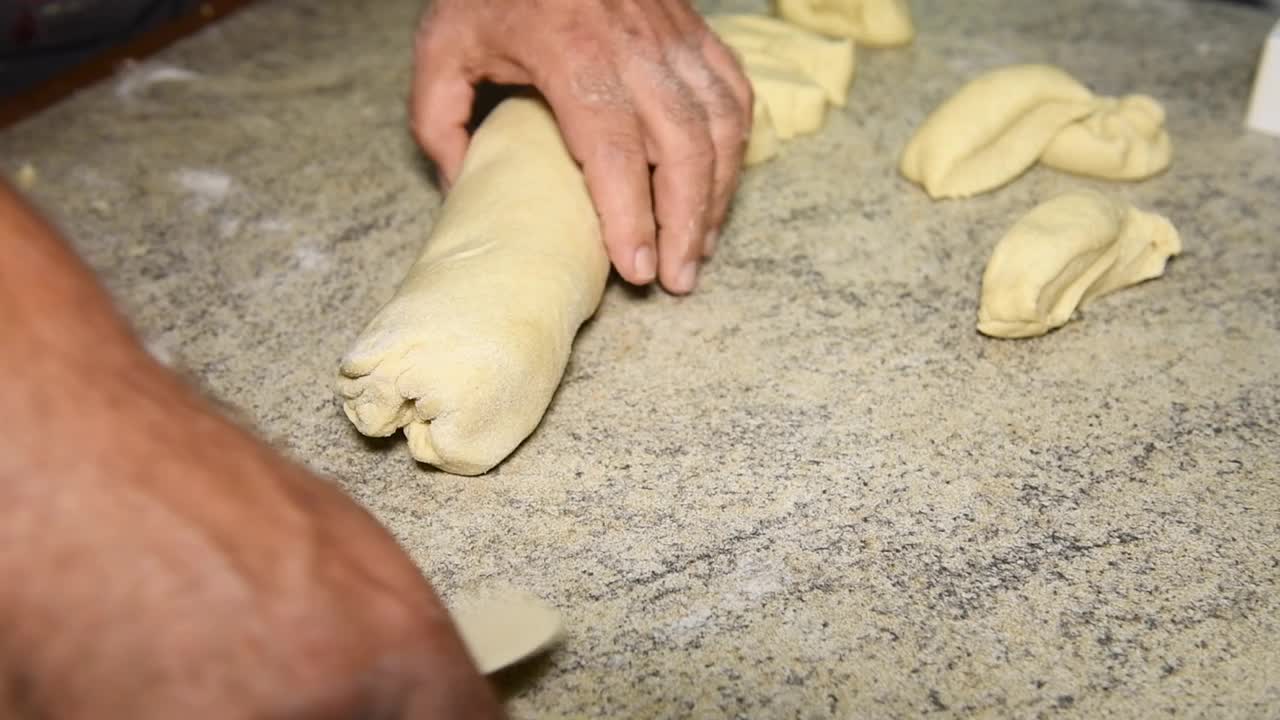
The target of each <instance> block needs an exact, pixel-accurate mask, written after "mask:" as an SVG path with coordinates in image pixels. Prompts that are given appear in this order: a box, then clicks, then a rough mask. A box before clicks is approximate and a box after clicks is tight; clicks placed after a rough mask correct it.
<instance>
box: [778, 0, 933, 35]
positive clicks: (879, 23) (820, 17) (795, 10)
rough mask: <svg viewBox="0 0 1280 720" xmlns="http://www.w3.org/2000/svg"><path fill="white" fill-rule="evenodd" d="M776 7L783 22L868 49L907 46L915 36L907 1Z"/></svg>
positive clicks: (845, 0) (784, 0)
mask: <svg viewBox="0 0 1280 720" xmlns="http://www.w3.org/2000/svg"><path fill="white" fill-rule="evenodd" d="M775 5H776V8H777V11H778V14H779V15H780V16H782V18H783V19H784V20H787V21H789V22H793V23H795V24H797V25H800V26H801V27H805V28H808V29H810V30H813V31H815V32H820V33H823V34H824V35H836V36H839V37H847V38H850V39H853V40H856V41H858V42H859V43H861V44H863V45H867V46H870V47H892V46H896V45H906V44H907V43H909V42H911V39H912V38H914V37H915V34H916V31H915V27H914V26H913V25H912V23H911V11H910V9H908V8H907V2H906V0H775Z"/></svg>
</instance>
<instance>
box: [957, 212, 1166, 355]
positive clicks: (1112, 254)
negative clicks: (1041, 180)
mask: <svg viewBox="0 0 1280 720" xmlns="http://www.w3.org/2000/svg"><path fill="white" fill-rule="evenodd" d="M1181 251H1182V241H1181V239H1180V238H1179V236H1178V231H1177V230H1175V229H1174V227H1173V225H1172V224H1171V223H1170V222H1169V221H1168V220H1167V219H1166V218H1164V217H1162V216H1160V215H1156V214H1154V213H1150V212H1144V211H1142V210H1138V209H1137V208H1134V207H1133V206H1131V205H1129V204H1127V203H1123V202H1120V201H1117V200H1113V199H1111V198H1108V197H1107V196H1105V195H1102V194H1100V193H1097V192H1093V191H1074V192H1070V193H1066V194H1064V195H1061V196H1059V197H1056V198H1054V199H1052V200H1049V201H1048V202H1045V203H1043V204H1041V205H1039V206H1037V207H1036V208H1035V209H1033V210H1032V211H1031V212H1030V213H1028V214H1027V215H1026V216H1024V217H1023V218H1022V219H1021V220H1019V221H1018V222H1017V223H1016V224H1015V225H1014V226H1013V228H1012V229H1010V231H1009V232H1008V234H1006V235H1005V236H1004V237H1003V238H1001V240H1000V242H999V243H997V244H996V247H995V250H994V251H993V252H992V254H991V259H990V260H989V261H988V262H987V268H986V271H985V272H984V273H983V276H982V299H981V303H980V306H979V308H978V330H979V331H980V332H981V333H983V334H984V335H990V336H992V337H1001V338H1024V337H1033V336H1036V335H1043V334H1045V333H1047V332H1049V331H1050V330H1052V329H1054V328H1057V327H1061V326H1062V325H1065V324H1066V323H1067V321H1068V320H1070V319H1071V315H1072V313H1074V312H1075V309H1076V308H1077V307H1079V306H1081V305H1083V304H1085V303H1087V302H1089V301H1090V300H1092V299H1094V298H1097V297H1100V296H1102V295H1105V294H1107V293H1110V292H1113V291H1115V290H1119V289H1121V288H1124V287H1128V286H1130V285H1135V284H1137V283H1140V282H1142V281H1144V280H1150V279H1152V278H1157V277H1160V276H1161V275H1163V274H1164V268H1165V264H1166V262H1167V261H1168V259H1169V258H1170V257H1171V256H1173V255H1177V254H1178V253H1180V252H1181Z"/></svg>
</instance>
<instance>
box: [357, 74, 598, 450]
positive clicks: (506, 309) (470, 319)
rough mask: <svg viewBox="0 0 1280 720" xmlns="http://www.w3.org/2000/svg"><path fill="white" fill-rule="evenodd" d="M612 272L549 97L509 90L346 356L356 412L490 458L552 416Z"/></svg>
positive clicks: (378, 430)
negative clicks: (409, 260)
mask: <svg viewBox="0 0 1280 720" xmlns="http://www.w3.org/2000/svg"><path fill="white" fill-rule="evenodd" d="M608 273H609V259H608V257H607V255H606V254H605V249H604V243H603V241H602V239H601V235H600V225H599V220H598V218H597V215H596V212H595V208H594V206H593V205H592V202H591V198H590V196H589V195H588V193H587V188H586V183H585V181H584V179H583V176H582V173H581V171H580V170H579V168H578V165H577V163H575V162H574V161H573V159H572V158H571V157H570V155H569V152H568V150H567V149H566V148H565V146H564V143H563V141H562V139H561V137H560V131H559V129H558V127H557V125H556V122H555V118H554V117H553V116H552V114H551V111H550V109H549V108H547V106H546V105H545V104H544V103H543V102H542V101H540V100H536V99H532V98H513V99H509V100H506V101H504V102H503V103H502V104H500V105H499V106H498V107H497V108H496V109H494V111H493V112H492V113H491V114H490V115H489V117H488V118H486V119H485V121H484V123H483V124H482V125H481V126H480V128H479V129H478V130H477V131H476V133H475V136H474V137H473V138H472V141H471V145H470V147H469V148H468V150H467V156H466V159H465V160H464V162H463V167H462V172H461V174H460V176H459V178H458V181H457V183H456V184H455V185H454V187H453V189H452V191H451V192H450V193H449V195H448V197H447V198H446V199H445V202H444V206H443V208H441V211H440V215H439V218H438V220H437V221H436V224H435V227H434V228H433V230H432V233H431V237H430V238H429V239H428V241H427V243H426V245H425V247H424V249H423V251H422V254H421V256H420V257H419V258H418V259H417V261H416V262H414V264H413V265H412V266H411V267H410V268H409V272H408V274H407V275H406V277H405V279H404V280H403V282H402V283H401V285H400V286H399V288H398V289H397V290H396V292H395V294H394V296H393V297H392V298H391V300H390V301H388V302H387V304H386V305H384V306H383V307H382V308H381V309H380V310H379V311H378V312H377V313H376V314H375V315H374V317H373V319H372V320H371V321H370V322H369V324H368V325H367V326H366V327H365V329H364V331H363V332H362V333H361V334H360V336H359V337H358V338H357V339H356V341H355V342H354V343H353V344H352V347H351V349H350V350H349V351H348V352H347V354H346V355H345V356H344V358H343V359H342V362H341V367H340V377H339V380H338V390H339V393H340V394H341V396H342V398H343V409H344V411H345V412H346V414H347V417H348V418H350V419H351V422H352V423H354V424H355V426H356V428H357V429H358V430H359V431H360V432H361V433H363V434H365V435H369V436H374V437H385V436H388V435H391V434H393V433H395V432H396V431H397V430H400V429H401V428H403V429H404V432H405V435H406V436H407V437H408V440H409V451H410V454H411V455H412V456H413V457H414V458H415V459H417V460H419V461H421V462H425V463H429V464H432V465H435V466H438V467H440V468H441V469H443V470H446V471H449V472H452V473H457V474H462V475H475V474H479V473H483V472H485V471H487V470H489V469H490V468H492V467H493V466H494V465H497V464H498V463H499V462H501V461H502V460H503V459H504V458H506V457H507V455H509V454H510V453H511V452H512V451H513V450H515V448H516V447H517V446H518V445H519V444H520V443H521V442H522V441H523V440H524V439H525V438H526V437H527V436H528V435H529V434H530V433H531V432H533V430H534V428H535V427H537V425H538V423H539V422H540V421H541V419H542V415H543V413H544V412H546V409H547V406H548V405H549V404H550V402H551V397H552V395H553V394H554V393H555V390H556V388H557V387H558V386H559V383H560V378H561V377H562V375H563V374H564V369H565V366H566V365H567V363H568V359H569V352H570V349H571V346H572V343H573V338H574V335H575V334H576V333H577V331H578V328H579V327H580V326H581V324H582V323H583V322H585V321H586V320H587V319H588V318H589V317H590V316H591V315H592V314H593V313H594V312H595V310H596V307H597V306H598V305H599V303H600V298H601V296H602V295H603V293H604V286H605V281H606V279H607V277H608Z"/></svg>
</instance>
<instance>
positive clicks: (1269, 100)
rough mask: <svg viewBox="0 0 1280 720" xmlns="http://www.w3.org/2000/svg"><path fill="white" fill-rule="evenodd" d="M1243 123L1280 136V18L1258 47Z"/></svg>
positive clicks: (1254, 128)
mask: <svg viewBox="0 0 1280 720" xmlns="http://www.w3.org/2000/svg"><path fill="white" fill-rule="evenodd" d="M1245 125H1246V126H1248V127H1249V129H1251V130H1257V131H1258V132H1264V133H1267V134H1269V135H1276V136H1280V22H1277V23H1276V24H1275V27H1273V28H1272V29H1271V34H1270V35H1268V36H1267V43H1266V45H1265V46H1264V47H1263V49H1262V59H1261V60H1259V61H1258V72H1257V74H1256V75H1255V76H1254V81H1253V98H1252V99H1251V100H1250V101H1249V114H1248V117H1247V119H1246V120H1245Z"/></svg>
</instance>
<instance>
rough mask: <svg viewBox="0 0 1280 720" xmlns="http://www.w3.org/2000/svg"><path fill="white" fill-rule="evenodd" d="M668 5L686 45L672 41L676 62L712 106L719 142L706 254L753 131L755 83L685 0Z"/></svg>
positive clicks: (712, 247) (713, 133)
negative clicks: (752, 89) (753, 85)
mask: <svg viewBox="0 0 1280 720" xmlns="http://www.w3.org/2000/svg"><path fill="white" fill-rule="evenodd" d="M667 9H668V13H669V16H670V17H671V18H672V22H673V23H674V25H675V26H676V27H677V29H678V31H679V33H680V36H681V39H682V40H683V41H684V42H683V44H678V45H674V46H672V48H671V50H669V53H668V54H669V57H671V56H674V57H675V60H673V61H672V65H673V66H674V67H675V68H676V70H677V72H679V73H680V75H681V77H682V78H683V79H684V80H685V82H686V83H688V85H689V86H690V88H692V89H693V91H694V93H695V94H697V96H698V98H699V100H700V101H701V102H702V104H703V106H704V107H705V108H706V109H707V115H708V118H709V122H710V128H709V129H710V133H711V140H712V144H713V145H714V147H715V177H714V180H713V191H712V200H711V205H710V207H709V210H708V218H707V222H708V232H707V239H706V242H705V243H704V246H703V249H702V254H703V256H704V257H710V256H711V255H712V253H714V252H715V245H716V238H717V236H718V235H719V232H720V229H721V226H722V225H723V224H724V220H725V216H726V215H727V214H728V211H729V205H730V203H731V202H732V200H733V194H734V192H735V191H736V190H737V186H738V176H739V173H740V172H741V170H742V159H743V154H744V151H745V150H746V145H747V139H748V138H749V136H750V132H751V109H752V102H753V96H752V91H751V83H750V82H749V81H748V80H747V77H746V75H745V73H743V71H742V68H741V66H740V65H739V63H738V60H737V58H735V57H734V56H733V53H732V52H730V51H729V49H728V48H727V47H725V46H724V44H723V43H721V42H720V40H719V39H718V38H717V37H716V36H715V34H714V33H713V32H711V30H710V28H708V27H707V24H706V22H705V21H704V20H703V19H702V17H701V16H700V15H698V14H697V13H696V12H694V11H693V9H692V8H691V7H690V6H689V3H687V2H684V1H683V0H667Z"/></svg>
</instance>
